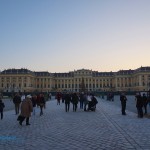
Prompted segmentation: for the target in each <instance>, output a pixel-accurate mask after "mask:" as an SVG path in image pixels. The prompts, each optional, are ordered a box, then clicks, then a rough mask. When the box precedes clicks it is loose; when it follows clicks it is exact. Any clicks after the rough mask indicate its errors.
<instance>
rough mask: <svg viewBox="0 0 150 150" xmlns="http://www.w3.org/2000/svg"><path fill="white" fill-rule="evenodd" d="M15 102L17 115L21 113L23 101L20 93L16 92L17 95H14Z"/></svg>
mask: <svg viewBox="0 0 150 150" xmlns="http://www.w3.org/2000/svg"><path fill="white" fill-rule="evenodd" d="M13 103H14V104H15V112H16V115H17V114H19V109H20V103H21V97H20V95H19V93H16V95H15V96H14V98H13Z"/></svg>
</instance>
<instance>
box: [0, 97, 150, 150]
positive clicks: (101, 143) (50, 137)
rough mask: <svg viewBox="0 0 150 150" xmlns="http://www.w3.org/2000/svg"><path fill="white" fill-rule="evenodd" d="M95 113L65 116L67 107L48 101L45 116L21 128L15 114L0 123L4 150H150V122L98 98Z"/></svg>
mask: <svg viewBox="0 0 150 150" xmlns="http://www.w3.org/2000/svg"><path fill="white" fill-rule="evenodd" d="M98 101H99V103H98V105H97V109H96V111H95V112H84V111H83V110H81V109H79V108H78V110H77V112H73V111H72V105H71V107H70V112H65V106H64V104H63V103H61V105H57V103H56V101H55V100H53V101H48V102H47V104H46V109H44V115H43V116H40V115H39V113H40V112H39V108H37V110H36V115H35V116H31V118H30V123H31V125H30V126H26V125H25V122H23V125H22V126H20V125H19V124H18V122H17V116H16V115H15V112H14V110H11V111H5V112H4V119H3V120H0V150H150V119H148V118H143V119H139V118H137V114H136V113H133V112H130V111H127V115H126V116H122V115H121V109H120V107H119V106H115V105H112V104H111V102H108V101H106V100H102V99H100V98H98Z"/></svg>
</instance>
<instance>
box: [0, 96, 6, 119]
mask: <svg viewBox="0 0 150 150" xmlns="http://www.w3.org/2000/svg"><path fill="white" fill-rule="evenodd" d="M4 107H5V105H4V103H3V102H2V100H1V99H0V113H1V120H2V119H3V109H4Z"/></svg>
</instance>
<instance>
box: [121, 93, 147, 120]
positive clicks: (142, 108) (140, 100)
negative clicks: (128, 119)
mask: <svg viewBox="0 0 150 150" xmlns="http://www.w3.org/2000/svg"><path fill="white" fill-rule="evenodd" d="M120 101H121V106H122V115H126V112H125V110H126V102H127V97H126V95H125V93H124V92H122V93H121V95H120ZM148 103H149V104H150V97H149V96H147V95H146V94H145V93H143V94H141V92H137V93H136V95H135V104H136V108H137V117H138V118H143V116H144V115H147V105H148Z"/></svg>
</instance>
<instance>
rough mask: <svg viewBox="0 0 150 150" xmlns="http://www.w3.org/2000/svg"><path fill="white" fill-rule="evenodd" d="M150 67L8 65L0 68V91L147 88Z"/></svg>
mask: <svg viewBox="0 0 150 150" xmlns="http://www.w3.org/2000/svg"><path fill="white" fill-rule="evenodd" d="M149 89H150V67H140V68H138V69H135V70H120V71H118V72H98V71H92V70H87V69H81V70H74V71H71V72H68V73H49V72H34V71H30V70H28V69H24V68H22V69H7V70H3V71H1V72H0V91H1V92H52V91H55V92H56V91H60V92H63V91H73V92H74V91H76V92H80V91H148V90H149Z"/></svg>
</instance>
